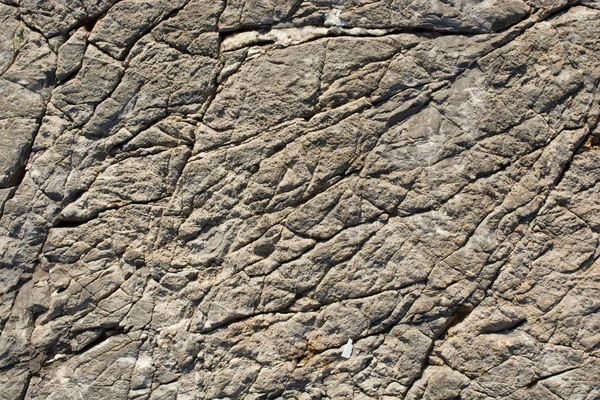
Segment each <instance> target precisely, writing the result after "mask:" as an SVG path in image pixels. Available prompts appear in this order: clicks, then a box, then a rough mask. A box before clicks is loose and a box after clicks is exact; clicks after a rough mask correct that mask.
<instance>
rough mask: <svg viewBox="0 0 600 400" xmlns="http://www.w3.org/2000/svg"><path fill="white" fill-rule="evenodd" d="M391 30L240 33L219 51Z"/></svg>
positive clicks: (310, 29) (311, 29) (311, 28)
mask: <svg viewBox="0 0 600 400" xmlns="http://www.w3.org/2000/svg"><path fill="white" fill-rule="evenodd" d="M390 32H393V30H392V29H366V28H340V27H329V28H326V27H317V26H303V27H299V28H275V29H271V30H269V31H268V32H265V33H262V32H259V31H250V32H240V33H235V34H232V35H230V36H227V37H226V38H225V39H224V40H223V42H222V43H221V51H232V50H237V49H240V48H243V47H249V46H253V45H255V44H260V43H265V42H267V43H273V44H274V45H276V46H279V47H287V46H291V45H295V44H300V43H304V42H307V41H309V40H314V39H316V38H320V37H327V36H374V37H377V36H383V35H386V34H389V33H390Z"/></svg>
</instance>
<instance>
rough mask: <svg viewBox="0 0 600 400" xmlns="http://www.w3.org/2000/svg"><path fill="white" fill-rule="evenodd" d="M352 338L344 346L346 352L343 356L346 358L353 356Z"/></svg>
mask: <svg viewBox="0 0 600 400" xmlns="http://www.w3.org/2000/svg"><path fill="white" fill-rule="evenodd" d="M352 347H354V346H352V339H348V343H346V346H345V347H344V352H343V353H342V357H344V358H350V357H352Z"/></svg>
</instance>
